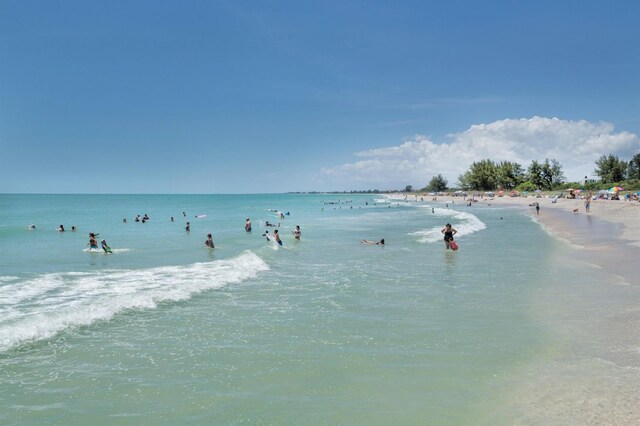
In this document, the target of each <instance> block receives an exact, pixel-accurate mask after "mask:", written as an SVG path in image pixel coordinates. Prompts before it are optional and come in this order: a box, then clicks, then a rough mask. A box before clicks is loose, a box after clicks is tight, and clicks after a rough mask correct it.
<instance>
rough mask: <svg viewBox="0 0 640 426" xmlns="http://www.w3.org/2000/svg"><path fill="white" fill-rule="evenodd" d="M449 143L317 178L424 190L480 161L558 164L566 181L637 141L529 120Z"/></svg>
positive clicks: (628, 151) (424, 144)
mask: <svg viewBox="0 0 640 426" xmlns="http://www.w3.org/2000/svg"><path fill="white" fill-rule="evenodd" d="M449 136H450V138H451V142H448V143H435V142H433V141H432V140H430V138H428V137H427V136H422V135H416V136H413V137H411V138H407V139H406V140H405V141H404V142H403V143H402V144H400V145H398V146H391V147H386V148H376V149H370V150H367V151H362V152H358V153H356V154H355V155H356V156H357V157H360V158H362V159H361V160H359V161H356V162H353V163H347V164H343V165H340V166H337V167H329V168H324V169H322V173H323V175H324V176H325V177H326V178H328V179H331V180H334V179H335V182H336V184H337V183H342V185H341V186H345V185H346V187H347V188H351V187H353V188H362V187H366V188H371V187H378V188H380V189H386V188H401V187H404V186H405V185H408V184H412V185H414V186H416V187H418V186H419V187H422V186H424V185H426V184H427V183H428V182H429V180H430V179H431V177H433V176H434V175H437V174H442V175H443V176H445V177H446V178H447V179H448V180H449V183H450V184H455V182H456V181H457V178H458V175H459V174H460V173H463V172H464V171H466V170H467V169H468V168H469V166H470V165H471V163H472V162H474V161H479V160H482V159H485V158H489V159H492V160H493V161H503V160H508V161H515V162H517V163H520V164H521V165H522V166H523V167H525V168H526V167H527V166H528V165H529V164H530V163H531V160H538V161H544V160H545V158H549V159H552V158H553V159H556V160H558V161H559V162H560V163H561V164H562V166H563V170H564V172H565V175H566V177H567V179H568V180H579V179H581V178H582V177H584V176H585V175H589V176H591V175H592V174H593V169H594V162H595V160H597V159H598V158H599V157H600V156H602V155H607V154H609V153H612V154H614V155H618V156H619V157H620V158H622V159H629V158H631V156H632V155H634V154H635V153H637V152H639V151H640V138H639V137H638V136H637V135H635V134H633V133H629V132H625V131H623V132H617V133H616V132H614V127H613V125H612V124H611V123H606V122H601V123H597V124H594V123H590V122H588V121H585V120H580V121H568V120H560V119H558V118H544V117H532V118H528V119H525V118H523V119H506V120H500V121H495V122H493V123H489V124H478V125H473V126H471V127H470V128H469V129H467V130H465V131H464V132H462V133H455V134H451V135H449Z"/></svg>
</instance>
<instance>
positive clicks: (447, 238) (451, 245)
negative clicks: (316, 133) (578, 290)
mask: <svg viewBox="0 0 640 426" xmlns="http://www.w3.org/2000/svg"><path fill="white" fill-rule="evenodd" d="M432 210H433V209H432ZM270 211H275V212H277V213H278V215H279V217H280V218H281V219H284V218H285V217H286V216H289V215H290V213H289V212H287V213H286V214H285V213H283V212H281V211H278V210H270ZM182 215H183V216H184V217H186V213H185V212H182ZM204 216H205V215H202V217H204ZM196 217H199V216H196ZM148 220H150V218H149V216H148V215H147V214H145V215H144V216H143V217H141V216H140V215H137V216H136V218H135V221H136V222H142V223H145V222H146V221H148ZM122 222H123V223H127V219H126V218H124V219H122ZM171 222H174V218H173V217H171ZM264 226H265V227H278V228H279V227H280V223H278V225H274V224H272V223H270V222H269V221H268V220H267V221H265V223H264ZM28 228H29V229H32V230H33V229H36V227H35V225H29V227H28ZM71 230H72V231H74V232H75V231H76V230H77V228H76V227H75V226H72V227H71ZM185 230H186V231H187V232H190V231H191V223H190V222H189V221H187V222H186V226H185ZM244 230H245V232H247V233H250V232H251V231H252V224H251V218H249V217H247V218H246V220H245V223H244ZM58 232H65V229H64V226H63V225H60V226H59V227H58ZM440 232H441V233H442V234H443V235H444V244H445V249H446V250H450V249H451V250H457V249H458V246H457V244H456V242H455V239H454V235H455V234H457V233H458V231H457V230H456V229H455V228H453V227H452V226H451V224H450V223H447V224H446V225H445V226H444V228H442V229H441V230H440ZM291 233H292V234H293V237H294V238H295V240H297V241H300V239H301V236H302V231H301V229H300V225H296V227H295V228H294V229H293V231H291ZM98 235H99V234H97V233H94V232H90V233H89V242H88V243H87V245H88V246H89V250H99V249H100V248H101V249H102V250H103V251H104V252H105V253H107V254H108V253H112V252H113V251H112V250H111V247H109V245H108V244H107V242H106V240H104V239H102V240H101V241H100V246H98V239H97V237H98ZM262 236H263V237H265V238H266V239H267V241H271V240H273V241H274V242H275V243H276V244H278V245H280V246H282V245H283V241H282V239H281V237H280V233H279V230H278V229H275V230H274V231H273V233H271V234H270V233H269V230H265V232H264V233H263V234H262ZM361 243H362V244H367V245H379V246H384V245H385V240H384V238H381V239H380V240H379V241H372V240H366V239H365V240H361ZM204 245H205V247H207V248H210V249H213V248H215V243H214V242H213V235H212V234H210V233H209V234H207V239H206V240H205V242H204Z"/></svg>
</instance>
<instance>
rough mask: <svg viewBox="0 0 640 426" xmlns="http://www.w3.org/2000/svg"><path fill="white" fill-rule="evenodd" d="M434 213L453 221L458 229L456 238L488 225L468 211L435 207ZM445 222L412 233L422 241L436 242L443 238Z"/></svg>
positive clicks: (453, 224) (453, 225) (454, 226)
mask: <svg viewBox="0 0 640 426" xmlns="http://www.w3.org/2000/svg"><path fill="white" fill-rule="evenodd" d="M420 208H425V209H426V208H428V209H431V207H430V206H420ZM433 214H434V215H436V216H438V217H441V218H442V219H443V221H444V220H446V221H448V222H449V223H451V225H452V227H453V228H454V229H456V230H457V231H458V233H457V234H456V235H455V237H456V239H458V238H460V237H462V236H465V235H470V234H473V233H476V232H478V231H482V230H483V229H485V228H486V227H487V225H485V223H484V222H483V221H481V220H480V219H478V218H477V217H476V216H475V215H473V214H471V213H467V212H460V211H457V210H452V209H442V208H434V209H433ZM443 227H444V223H443V224H442V225H441V226H440V225H439V226H437V227H434V228H429V229H424V230H420V231H416V232H412V233H411V234H410V235H416V236H418V237H419V238H418V241H419V242H421V243H435V242H436V241H441V240H442V239H443V236H442V232H440V231H441V230H442V228H443Z"/></svg>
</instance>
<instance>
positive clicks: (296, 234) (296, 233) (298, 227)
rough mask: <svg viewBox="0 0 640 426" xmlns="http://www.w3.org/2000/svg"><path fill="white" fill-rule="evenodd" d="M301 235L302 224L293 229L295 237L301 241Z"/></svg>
mask: <svg viewBox="0 0 640 426" xmlns="http://www.w3.org/2000/svg"><path fill="white" fill-rule="evenodd" d="M301 235H302V232H301V231H300V225H296V229H294V230H293V237H294V238H295V239H296V240H298V241H299V240H300V236H301Z"/></svg>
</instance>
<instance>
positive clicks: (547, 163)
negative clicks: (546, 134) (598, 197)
mask: <svg viewBox="0 0 640 426" xmlns="http://www.w3.org/2000/svg"><path fill="white" fill-rule="evenodd" d="M594 175H596V176H598V177H600V182H585V184H584V185H582V186H584V187H586V189H600V188H602V187H604V186H608V185H610V184H611V185H613V184H617V185H619V186H623V187H625V188H640V153H638V154H635V155H634V156H633V157H632V158H631V160H629V161H625V160H621V159H620V158H618V157H617V156H615V155H613V154H609V155H603V156H602V157H600V158H599V159H598V160H596V162H595V170H594ZM569 186H579V185H578V183H577V182H566V177H565V176H564V172H563V170H562V164H560V162H559V161H557V160H555V159H548V158H547V159H545V160H544V162H539V161H537V160H533V161H532V162H531V164H530V165H529V167H528V168H527V169H526V170H525V169H524V168H523V167H522V165H520V164H518V163H516V162H511V161H500V162H494V161H492V160H489V159H485V160H480V161H477V162H474V163H473V164H471V166H470V167H469V169H468V170H467V171H466V172H464V173H462V174H461V175H459V176H458V182H457V188H459V189H462V190H471V191H491V190H496V189H502V190H505V191H510V190H517V191H535V190H537V189H540V190H543V191H545V190H546V191H548V190H554V189H565V188H568V187H569ZM424 189H425V190H426V191H429V192H443V191H446V190H448V189H450V188H449V186H448V182H447V180H446V179H445V178H444V177H443V176H442V175H441V174H438V175H437V176H434V177H433V178H432V179H431V181H430V182H429V183H428V184H427V186H426V187H425V188H424Z"/></svg>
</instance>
